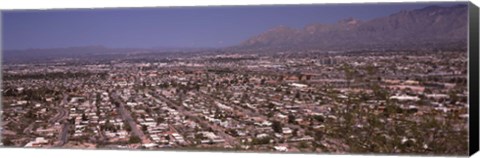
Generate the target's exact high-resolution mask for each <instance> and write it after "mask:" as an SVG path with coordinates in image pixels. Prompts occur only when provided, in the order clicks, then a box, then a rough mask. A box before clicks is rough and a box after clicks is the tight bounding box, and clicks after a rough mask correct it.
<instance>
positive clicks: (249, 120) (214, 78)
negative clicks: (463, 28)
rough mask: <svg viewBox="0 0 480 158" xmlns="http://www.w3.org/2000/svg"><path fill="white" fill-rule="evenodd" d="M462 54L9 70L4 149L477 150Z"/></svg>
mask: <svg viewBox="0 0 480 158" xmlns="http://www.w3.org/2000/svg"><path fill="white" fill-rule="evenodd" d="M467 96H468V90H467V53H465V52H463V51H415V52H409V51H395V52H385V51H384V52H373V51H372V52H355V53H348V52H328V53H317V52H308V51H307V52H291V51H284V52H276V53H271V54H263V55H262V54H258V53H257V54H255V53H244V54H242V53H217V54H201V55H198V54H197V55H195V54H193V53H192V55H187V56H182V57H175V58H171V57H169V58H158V60H156V59H152V58H150V59H149V60H129V59H112V60H98V61H97V60H95V59H92V60H91V61H84V62H82V61H78V60H74V59H69V58H65V59H60V60H54V61H51V62H45V63H31V64H18V63H17V64H3V65H2V112H1V117H2V120H1V128H2V129H1V130H2V131H1V132H2V133H1V139H2V144H3V145H4V146H12V147H13V146H14V147H34V148H38V147H41V148H82V149H85V148H86V149H96V148H99V149H155V150H218V151H247V152H248V151H254V152H259V151H260V152H314V153H413V154H415V153H418V154H440V155H441V154H458V155H465V154H467V152H468V127H467V126H468V123H467V121H468V104H467Z"/></svg>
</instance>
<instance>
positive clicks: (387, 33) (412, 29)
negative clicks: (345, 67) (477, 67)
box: [235, 5, 468, 49]
mask: <svg viewBox="0 0 480 158" xmlns="http://www.w3.org/2000/svg"><path fill="white" fill-rule="evenodd" d="M467 19H468V6H467V5H455V6H451V7H441V6H429V7H425V8H422V9H417V10H409V11H407V10H402V11H400V12H397V13H394V14H391V15H389V16H385V17H380V18H375V19H372V20H368V21H362V20H358V19H354V18H348V19H344V20H340V21H338V22H337V23H334V24H311V25H307V26H305V27H304V28H302V29H294V28H289V27H286V26H279V27H276V28H272V29H270V30H268V31H266V32H264V33H262V34H259V35H257V36H254V37H252V38H250V39H248V40H246V41H244V42H242V43H241V44H240V45H238V46H236V47H235V48H317V49H370V48H388V49H395V48H402V47H403V48H443V47H446V48H448V47H466V43H467V29H468V24H467Z"/></svg>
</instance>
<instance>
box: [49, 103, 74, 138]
mask: <svg viewBox="0 0 480 158" xmlns="http://www.w3.org/2000/svg"><path fill="white" fill-rule="evenodd" d="M67 99H68V95H67V94H64V95H63V99H62V101H61V102H60V105H59V107H56V110H57V111H58V114H57V115H55V117H53V118H52V119H50V120H49V122H50V123H56V122H63V123H62V130H61V131H60V134H59V135H58V139H59V143H58V144H56V145H55V146H57V147H60V146H63V145H65V144H66V143H67V142H68V128H69V127H70V124H69V122H68V121H66V119H67V117H68V110H67V109H66V108H65V105H66V104H67V102H68V100H67Z"/></svg>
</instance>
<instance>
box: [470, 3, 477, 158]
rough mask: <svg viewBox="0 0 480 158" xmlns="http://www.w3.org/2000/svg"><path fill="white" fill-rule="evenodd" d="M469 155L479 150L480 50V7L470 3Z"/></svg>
mask: <svg viewBox="0 0 480 158" xmlns="http://www.w3.org/2000/svg"><path fill="white" fill-rule="evenodd" d="M468 10H469V20H468V21H469V35H468V36H469V40H468V42H469V47H468V50H469V57H468V60H469V62H468V71H469V72H468V74H469V79H468V83H469V87H468V88H469V97H468V98H469V100H468V101H469V103H468V104H469V115H470V116H469V139H470V140H469V142H470V143H469V154H470V156H471V155H473V154H475V153H476V152H478V150H479V141H480V139H479V119H480V118H479V113H480V111H479V86H478V82H479V77H478V76H479V71H478V69H479V48H478V42H479V41H478V29H479V26H478V18H479V16H478V7H477V6H475V4H473V3H472V2H470V3H469V7H468Z"/></svg>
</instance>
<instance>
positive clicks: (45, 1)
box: [0, 0, 480, 158]
mask: <svg viewBox="0 0 480 158" xmlns="http://www.w3.org/2000/svg"><path fill="white" fill-rule="evenodd" d="M419 1H422V2H425V1H427V2H428V0H392V1H385V0H384V1H383V2H419ZM435 1H437V2H439V1H448V0H435ZM479 1H480V0H472V2H474V3H475V4H476V5H477V6H478V5H479V4H480V2H479ZM372 2H373V3H374V2H379V0H241V1H240V0H200V1H199V0H175V1H161V0H0V9H51V8H57V9H58V8H112V7H147V6H148V7H152V6H207V5H210V6H211V5H247V4H248V5H255V4H311V3H372ZM380 2H382V1H380ZM0 45H1V44H0ZM0 48H1V47H0ZM477 106H478V105H477ZM0 157H6V158H10V157H15V158H16V157H31V158H41V157H48V158H56V157H65V158H67V157H68V158H76V157H78V158H96V157H103V158H110V157H111V158H113V157H115V158H137V157H148V158H158V157H163V158H183V157H188V158H197V157H209V158H216V157H219V158H220V157H222V158H223V157H228V158H248V157H254V158H258V157H272V158H309V157H327V158H347V157H372V155H327V154H324V155H320V154H268V153H231V152H230V153H220V152H173V151H126V150H123V151H118V150H72V149H48V150H46V149H20V148H1V149H0ZM377 157H399V156H377ZM408 157H418V156H408ZM474 157H477V158H480V154H478V153H477V154H476V155H475V156H474Z"/></svg>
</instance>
